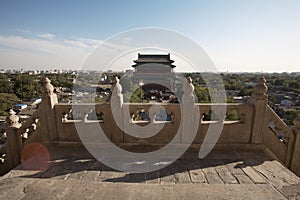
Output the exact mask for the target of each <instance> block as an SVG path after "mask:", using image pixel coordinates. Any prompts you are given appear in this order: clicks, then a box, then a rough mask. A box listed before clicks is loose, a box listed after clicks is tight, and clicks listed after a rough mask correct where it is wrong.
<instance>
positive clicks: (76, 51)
mask: <svg viewBox="0 0 300 200" xmlns="http://www.w3.org/2000/svg"><path fill="white" fill-rule="evenodd" d="M299 8H300V2H299V1H279V0H274V1H273V0H272V1H271V0H263V1H260V0H253V1H237V0H235V1H234V0H229V1H221V0H220V1H170V0H167V1H156V0H154V1H131V0H130V1H126V2H123V1H89V2H84V1H70V0H68V1H58V0H52V1H37V0H29V1H16V0H12V1H3V2H1V6H0V57H1V60H0V68H1V69H20V68H23V69H66V68H67V69H79V68H80V66H81V64H82V63H83V62H84V60H85V59H86V58H87V57H88V55H89V54H90V53H91V51H92V50H93V49H95V48H96V47H97V45H99V44H101V42H103V41H104V40H106V39H108V38H110V37H112V36H113V35H116V34H118V33H120V32H123V31H127V30H132V29H136V28H143V27H158V28H163V29H170V30H174V31H177V32H180V33H181V34H183V35H185V36H186V37H189V38H191V39H192V40H194V41H195V42H197V43H198V44H199V45H200V46H201V47H202V48H203V49H204V50H205V51H206V53H207V54H208V55H209V56H210V58H211V59H212V60H213V62H214V63H215V65H216V67H217V69H218V70H219V71H229V72H261V71H263V72H295V71H300V70H299V69H300V60H299V59H298V57H299V52H300V21H299V19H300V13H299ZM134 56H136V54H134ZM134 56H133V58H135V57H134ZM131 60H132V59H131ZM130 62H131V61H130ZM130 62H129V63H126V62H124V63H122V62H118V63H117V64H118V65H124V66H125V68H126V67H127V68H130ZM175 64H177V65H179V66H178V70H180V71H185V69H184V68H183V69H182V68H180V63H176V60H175ZM116 67H118V66H116ZM103 69H104V67H103ZM99 70H101V69H99Z"/></svg>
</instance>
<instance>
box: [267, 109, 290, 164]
mask: <svg viewBox="0 0 300 200" xmlns="http://www.w3.org/2000/svg"><path fill="white" fill-rule="evenodd" d="M264 143H265V144H266V146H267V147H268V148H269V149H270V150H271V151H272V152H273V153H274V154H275V156H277V157H278V159H279V160H280V161H282V162H283V163H285V165H286V166H290V164H291V159H292V153H293V150H294V143H295V136H294V132H293V130H292V129H291V127H289V126H288V125H286V123H285V122H284V121H283V120H282V119H281V118H280V117H279V116H278V115H277V114H276V113H275V112H274V111H273V110H272V108H271V107H270V106H267V108H266V114H265V131H264Z"/></svg>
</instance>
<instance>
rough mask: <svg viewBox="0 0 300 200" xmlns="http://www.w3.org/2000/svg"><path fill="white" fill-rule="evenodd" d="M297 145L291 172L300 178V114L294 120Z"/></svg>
mask: <svg viewBox="0 0 300 200" xmlns="http://www.w3.org/2000/svg"><path fill="white" fill-rule="evenodd" d="M293 131H294V133H295V145H294V151H293V154H292V159H291V167H290V168H291V170H292V171H293V172H294V173H295V174H297V175H298V176H300V114H299V115H298V117H297V118H296V119H295V120H294V127H293Z"/></svg>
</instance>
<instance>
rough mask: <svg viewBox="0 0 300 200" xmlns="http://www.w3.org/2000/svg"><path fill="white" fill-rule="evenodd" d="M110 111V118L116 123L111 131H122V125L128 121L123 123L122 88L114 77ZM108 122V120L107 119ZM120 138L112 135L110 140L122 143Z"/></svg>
mask: <svg viewBox="0 0 300 200" xmlns="http://www.w3.org/2000/svg"><path fill="white" fill-rule="evenodd" d="M111 111H112V117H113V119H111V120H114V121H115V122H116V124H117V125H116V126H113V127H112V130H113V131H116V132H117V131H119V128H120V129H121V130H124V129H125V128H124V124H125V123H128V121H126V122H124V119H125V117H123V116H125V115H126V114H128V113H124V114H123V112H124V108H123V94H122V86H121V84H120V80H119V78H118V77H115V81H114V85H113V87H112V95H111ZM108 120H109V119H108ZM122 138H123V137H122V136H121V135H115V134H113V136H112V140H113V141H114V142H115V143H117V144H119V143H121V141H122Z"/></svg>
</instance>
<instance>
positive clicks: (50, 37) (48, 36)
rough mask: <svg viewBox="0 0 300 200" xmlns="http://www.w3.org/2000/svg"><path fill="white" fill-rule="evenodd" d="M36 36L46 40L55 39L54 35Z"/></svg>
mask: <svg viewBox="0 0 300 200" xmlns="http://www.w3.org/2000/svg"><path fill="white" fill-rule="evenodd" d="M36 36H38V37H40V38H44V39H52V38H54V35H53V34H51V33H43V34H37V35H36Z"/></svg>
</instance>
